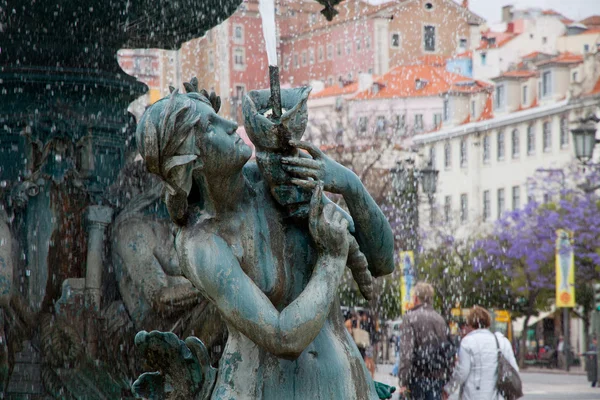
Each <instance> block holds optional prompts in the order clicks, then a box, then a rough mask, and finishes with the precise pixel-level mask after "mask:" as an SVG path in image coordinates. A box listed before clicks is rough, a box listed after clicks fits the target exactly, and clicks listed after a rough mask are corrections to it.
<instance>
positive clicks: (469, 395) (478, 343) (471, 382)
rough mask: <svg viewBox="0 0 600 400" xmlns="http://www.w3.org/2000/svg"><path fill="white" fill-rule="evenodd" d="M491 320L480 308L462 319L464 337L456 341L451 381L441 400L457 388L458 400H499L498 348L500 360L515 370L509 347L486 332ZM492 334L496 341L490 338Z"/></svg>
mask: <svg viewBox="0 0 600 400" xmlns="http://www.w3.org/2000/svg"><path fill="white" fill-rule="evenodd" d="M491 322H492V319H491V316H490V313H489V312H487V310H486V309H485V308H483V307H479V306H475V307H473V309H472V310H471V312H470V313H469V315H468V316H467V318H466V323H467V326H466V332H467V334H466V335H465V337H464V338H463V339H462V341H461V342H460V350H459V353H458V363H457V364H456V367H455V369H454V373H453V374H452V379H451V380H450V382H449V383H448V385H446V388H445V389H444V391H445V392H444V394H445V396H444V397H445V398H447V397H448V395H449V394H450V393H451V392H453V391H454V390H456V389H457V388H460V396H459V398H460V399H461V400H500V399H503V397H502V396H501V395H500V394H498V390H497V388H496V377H497V372H498V347H497V344H496V338H497V339H498V345H499V346H500V350H501V351H502V354H503V355H504V357H505V358H506V359H507V360H508V361H509V362H510V364H511V365H512V366H513V367H514V368H515V370H516V371H519V367H518V366H517V361H516V360H515V355H514V353H513V350H512V346H511V345H510V342H509V341H508V339H507V338H505V337H504V336H503V335H502V334H501V333H496V334H494V333H492V332H491V331H490V330H489V327H490V325H491ZM494 335H495V336H496V338H494Z"/></svg>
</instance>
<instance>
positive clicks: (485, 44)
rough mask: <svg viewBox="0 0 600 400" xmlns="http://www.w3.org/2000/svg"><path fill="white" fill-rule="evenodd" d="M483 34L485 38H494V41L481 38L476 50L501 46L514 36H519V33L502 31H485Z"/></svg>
mask: <svg viewBox="0 0 600 400" xmlns="http://www.w3.org/2000/svg"><path fill="white" fill-rule="evenodd" d="M485 36H486V37H487V38H492V39H496V41H495V43H494V44H490V42H489V40H485V39H482V40H481V42H480V43H479V47H478V48H477V50H486V49H495V48H498V47H502V46H504V45H505V44H506V43H508V42H510V41H511V40H513V39H514V38H516V37H517V36H519V34H518V33H509V32H502V33H491V32H490V33H487V34H486V35H485Z"/></svg>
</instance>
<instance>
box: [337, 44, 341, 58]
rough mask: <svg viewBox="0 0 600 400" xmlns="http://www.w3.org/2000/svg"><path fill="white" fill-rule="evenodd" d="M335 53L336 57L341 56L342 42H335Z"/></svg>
mask: <svg viewBox="0 0 600 400" xmlns="http://www.w3.org/2000/svg"><path fill="white" fill-rule="evenodd" d="M336 54H337V56H338V57H341V56H342V43H341V42H339V43H338V44H337V51H336Z"/></svg>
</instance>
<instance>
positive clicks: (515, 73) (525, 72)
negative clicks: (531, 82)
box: [493, 70, 538, 79]
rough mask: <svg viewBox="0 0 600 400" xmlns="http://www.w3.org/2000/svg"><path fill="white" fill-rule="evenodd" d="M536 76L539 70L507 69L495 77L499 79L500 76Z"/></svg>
mask: <svg viewBox="0 0 600 400" xmlns="http://www.w3.org/2000/svg"><path fill="white" fill-rule="evenodd" d="M535 76H538V72H537V71H528V70H515V71H507V72H505V73H503V74H501V75H499V76H497V77H496V78H493V79H498V78H517V79H518V78H533V77H535Z"/></svg>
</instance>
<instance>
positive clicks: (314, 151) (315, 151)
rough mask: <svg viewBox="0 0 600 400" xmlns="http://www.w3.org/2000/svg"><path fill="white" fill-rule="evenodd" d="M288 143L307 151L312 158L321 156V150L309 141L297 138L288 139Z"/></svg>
mask: <svg viewBox="0 0 600 400" xmlns="http://www.w3.org/2000/svg"><path fill="white" fill-rule="evenodd" d="M290 144H291V145H292V146H294V147H297V148H299V149H302V150H306V151H308V154H310V155H311V156H312V157H313V158H319V157H323V152H322V151H321V149H319V148H318V147H317V146H315V145H314V144H312V143H309V142H302V141H299V140H290Z"/></svg>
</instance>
